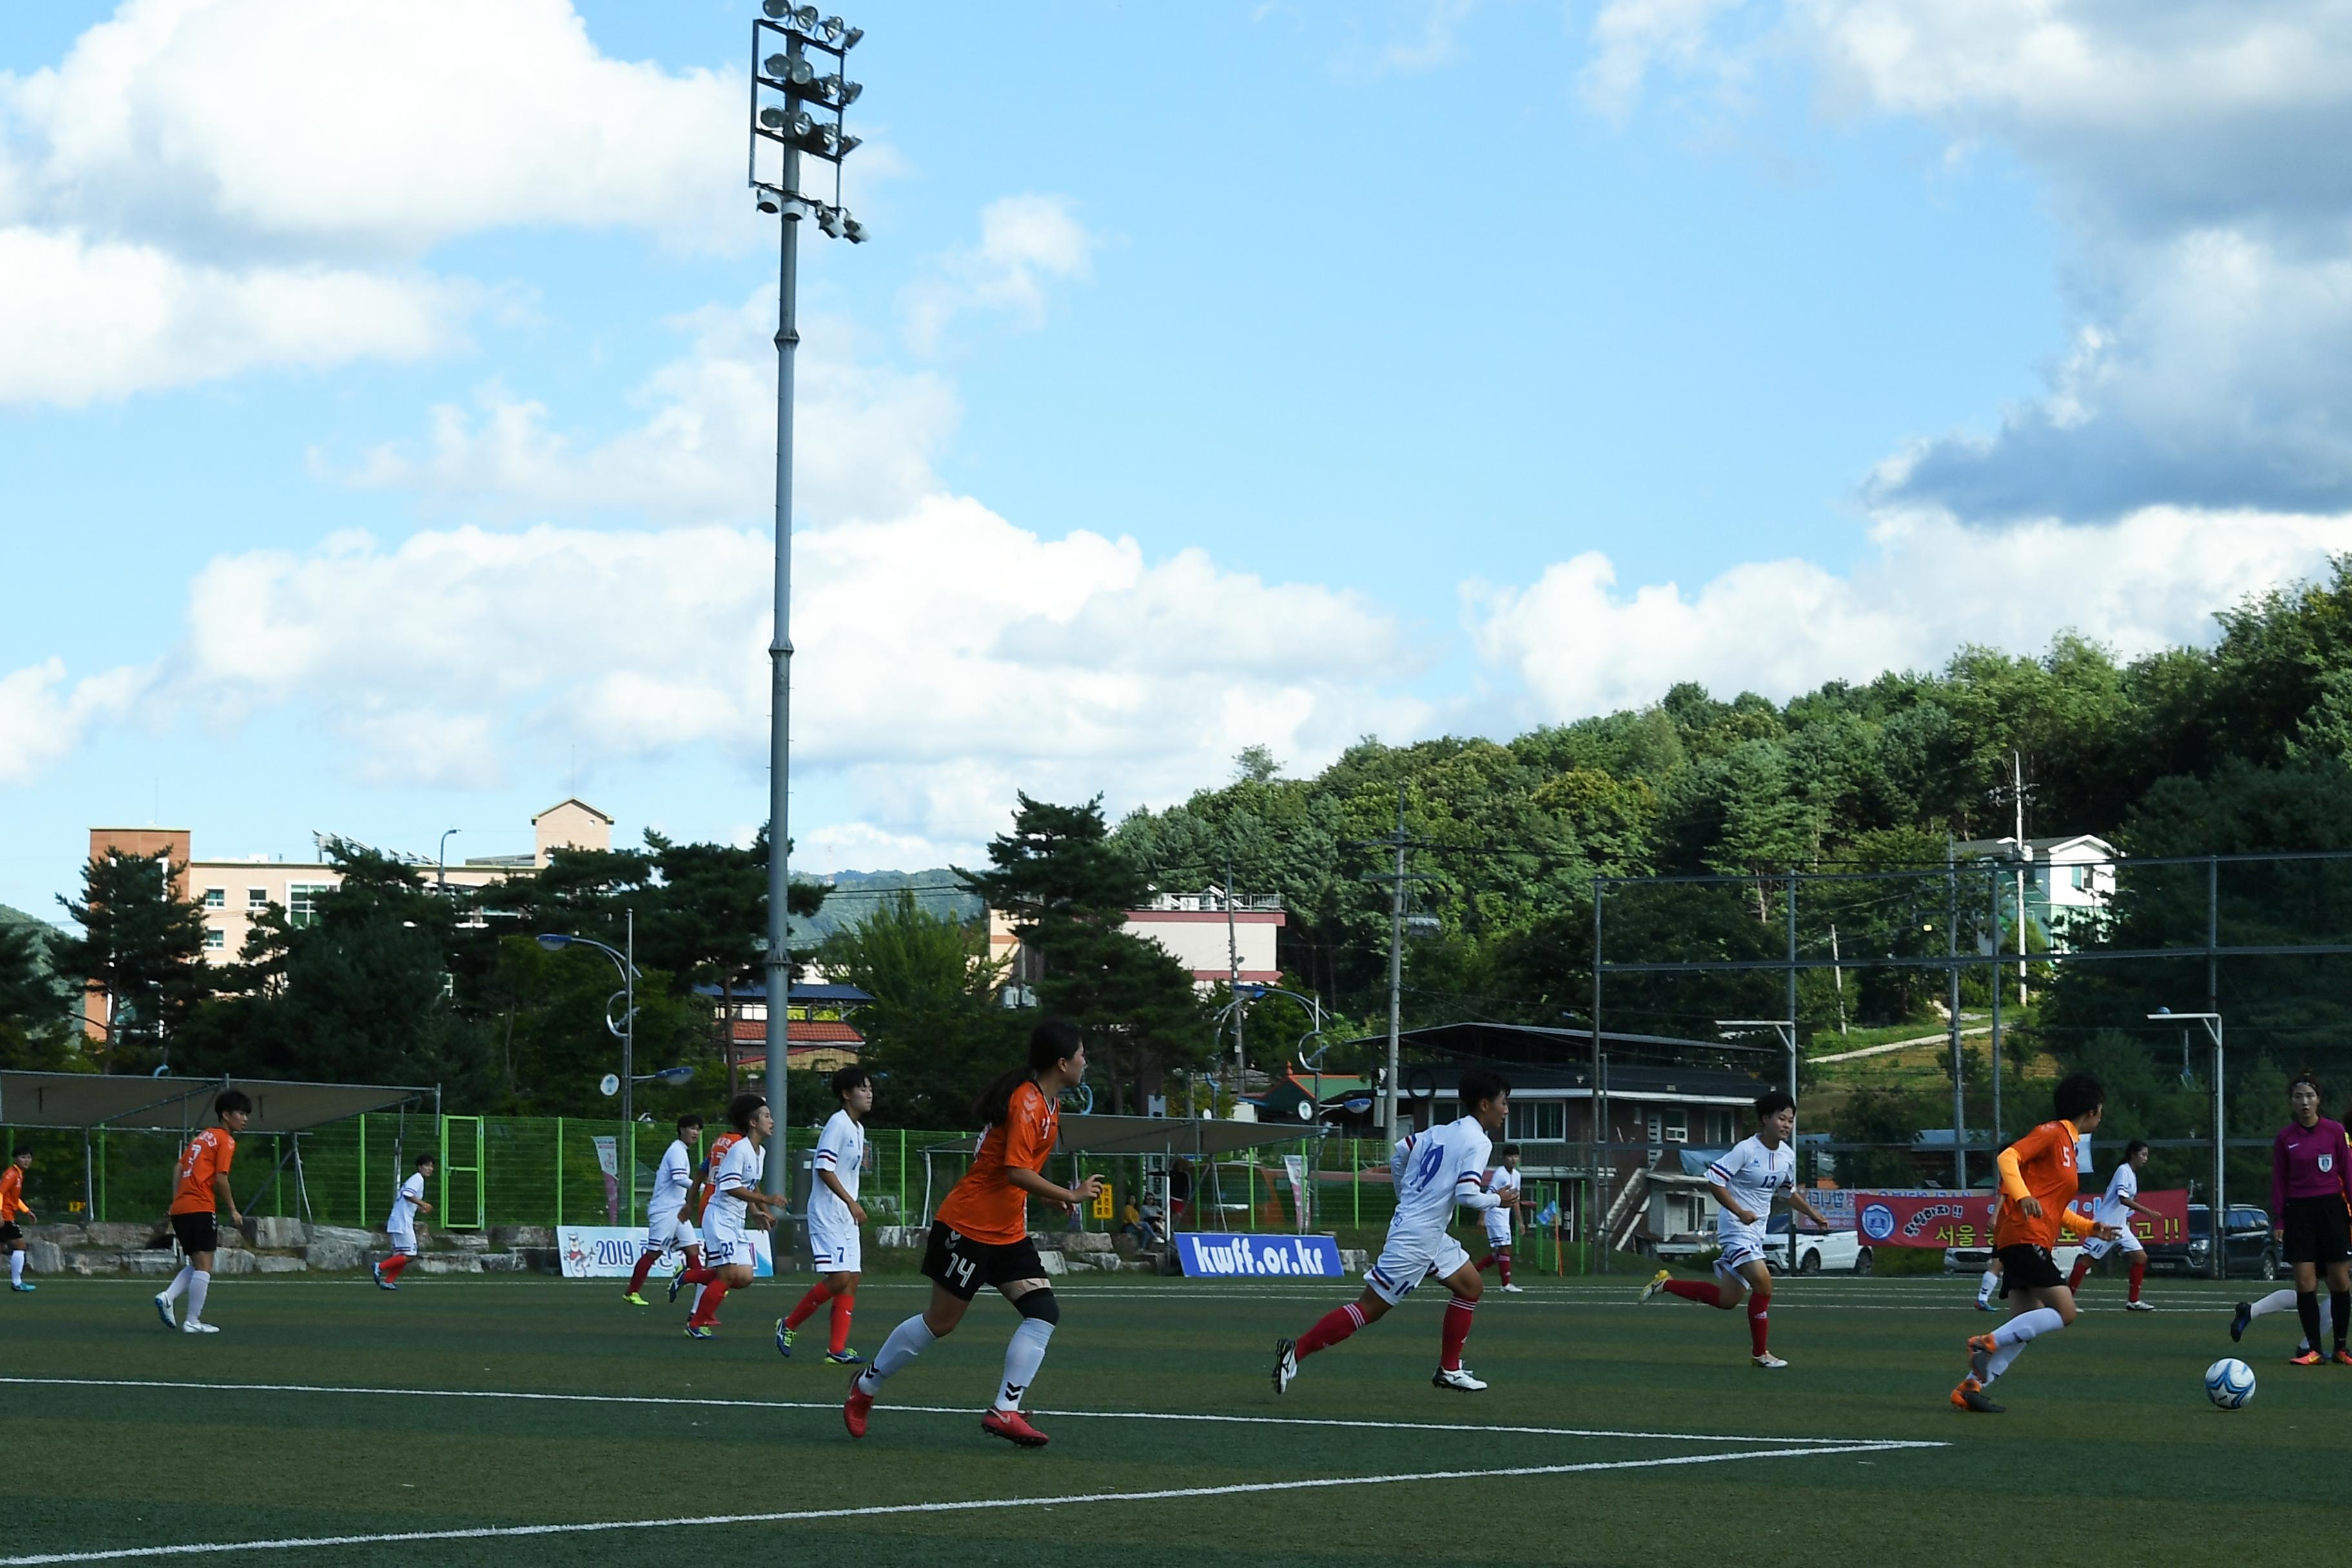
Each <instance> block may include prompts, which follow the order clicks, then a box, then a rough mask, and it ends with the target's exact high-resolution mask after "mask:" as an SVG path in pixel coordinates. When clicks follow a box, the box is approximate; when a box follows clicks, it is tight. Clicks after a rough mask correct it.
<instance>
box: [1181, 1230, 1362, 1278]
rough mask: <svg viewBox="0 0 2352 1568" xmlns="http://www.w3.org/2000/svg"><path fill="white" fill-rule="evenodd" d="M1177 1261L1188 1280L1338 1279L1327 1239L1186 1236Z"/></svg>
mask: <svg viewBox="0 0 2352 1568" xmlns="http://www.w3.org/2000/svg"><path fill="white" fill-rule="evenodd" d="M1176 1256H1177V1258H1179V1259H1180V1260H1181V1262H1182V1263H1183V1265H1184V1277H1185V1278H1186V1279H1300V1278H1305V1279H1339V1243H1338V1242H1337V1241H1335V1240H1333V1239H1332V1238H1331V1237H1328V1236H1221V1235H1217V1234H1214V1233H1211V1232H1206V1231H1186V1232H1184V1233H1182V1234H1181V1235H1180V1236H1178V1237H1176Z"/></svg>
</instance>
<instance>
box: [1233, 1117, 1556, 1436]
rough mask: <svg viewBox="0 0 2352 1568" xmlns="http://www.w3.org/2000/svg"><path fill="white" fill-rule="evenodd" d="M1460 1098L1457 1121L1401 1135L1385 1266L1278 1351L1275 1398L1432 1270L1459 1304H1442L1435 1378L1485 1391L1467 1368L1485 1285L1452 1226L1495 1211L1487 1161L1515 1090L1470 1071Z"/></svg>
mask: <svg viewBox="0 0 2352 1568" xmlns="http://www.w3.org/2000/svg"><path fill="white" fill-rule="evenodd" d="M1459 1092H1460V1095H1461V1099H1462V1113H1461V1114H1460V1115H1459V1116H1457V1117H1455V1118H1454V1120H1453V1121H1449V1122H1447V1123H1445V1124H1444V1126H1443V1127H1433V1128H1431V1129H1430V1130H1429V1131H1426V1132H1416V1133H1414V1134H1413V1135H1412V1137H1410V1138H1407V1139H1405V1140H1404V1141H1403V1142H1402V1143H1400V1144H1399V1145H1398V1146H1397V1149H1396V1152H1395V1153H1394V1154H1393V1155H1392V1156H1391V1160H1390V1163H1389V1169H1390V1172H1391V1174H1393V1175H1394V1176H1395V1178H1396V1184H1397V1188H1396V1192H1397V1201H1396V1213H1395V1214H1394V1215H1391V1217H1390V1219H1389V1237H1388V1242H1387V1244H1386V1245H1385V1246H1383V1247H1381V1256H1380V1260H1379V1261H1378V1262H1376V1263H1374V1264H1373V1265H1372V1266H1371V1268H1368V1269H1366V1270H1365V1271H1364V1293H1363V1294H1362V1295H1361V1296H1359V1297H1358V1298H1357V1299H1356V1300H1352V1301H1350V1302H1349V1303H1348V1304H1347V1305H1346V1306H1344V1307H1336V1308H1334V1309H1332V1310H1330V1311H1328V1312H1326V1313H1324V1314H1323V1316H1322V1317H1321V1318H1320V1319H1319V1320H1318V1321H1317V1322H1316V1324H1315V1326H1314V1327H1313V1328H1311V1329H1309V1330H1307V1332H1306V1333H1304V1334H1302V1335H1300V1336H1299V1337H1298V1338H1297V1339H1295V1340H1283V1341H1280V1342H1277V1343H1276V1345H1275V1347H1274V1355H1275V1361H1274V1391H1275V1392H1276V1394H1284V1393H1287V1392H1288V1391H1289V1388H1290V1384H1291V1380H1292V1379H1294V1378H1296V1377H1297V1375H1298V1363H1299V1361H1300V1359H1301V1358H1302V1357H1305V1356H1310V1355H1313V1354H1314V1353H1315V1352H1317V1351H1319V1350H1326V1349H1328V1348H1329V1347H1330V1346H1332V1345H1336V1344H1338V1343H1339V1342H1340V1341H1341V1340H1344V1339H1346V1338H1347V1337H1348V1336H1349V1335H1350V1334H1352V1333H1354V1332H1355V1331H1357V1330H1358V1329H1360V1328H1362V1327H1363V1326H1364V1325H1365V1324H1366V1323H1370V1322H1377V1321H1379V1320H1381V1318H1384V1317H1386V1316H1388V1312H1389V1309H1390V1308H1391V1307H1393V1306H1395V1305H1396V1304H1397V1303H1398V1302H1399V1301H1402V1300H1404V1299H1405V1297H1406V1296H1408V1295H1410V1294H1411V1293H1412V1289H1413V1288H1414V1287H1415V1286H1417V1285H1419V1284H1420V1283H1421V1282H1422V1281H1423V1279H1427V1278H1429V1277H1430V1276H1431V1275H1435V1276H1436V1277H1437V1278H1438V1279H1441V1280H1443V1281H1444V1285H1445V1288H1446V1289H1448V1290H1449V1291H1451V1292H1453V1298H1452V1300H1448V1301H1447V1302H1446V1303H1445V1319H1444V1325H1443V1326H1442V1328H1441V1329H1440V1331H1439V1340H1438V1350H1439V1353H1438V1362H1437V1372H1436V1374H1435V1375H1434V1376H1433V1377H1432V1378H1431V1379H1430V1382H1431V1383H1432V1384H1434V1385H1435V1386H1437V1387H1439V1388H1450V1389H1454V1390H1457V1391H1459V1392H1462V1393H1465V1394H1472V1393H1475V1392H1477V1391H1478V1390H1479V1389H1482V1388H1484V1387H1486V1384H1484V1383H1481V1382H1480V1381H1479V1380H1478V1379H1477V1378H1476V1377H1475V1376H1473V1375H1472V1374H1471V1373H1470V1370H1469V1369H1468V1368H1467V1367H1465V1366H1464V1365H1463V1364H1462V1344H1463V1342H1464V1341H1465V1340H1466V1339H1468V1338H1469V1337H1470V1321H1471V1316H1472V1314H1473V1313H1474V1312H1475V1311H1476V1310H1477V1306H1478V1296H1479V1292H1480V1285H1479V1280H1478V1270H1477V1268H1476V1267H1475V1265H1473V1264H1472V1263H1471V1261H1470V1255H1469V1254H1468V1253H1466V1252H1465V1251H1463V1250H1462V1247H1461V1244H1460V1243H1459V1242H1457V1241H1455V1240H1454V1236H1453V1232H1452V1231H1451V1229H1450V1228H1449V1227H1450V1226H1452V1225H1453V1223H1454V1209H1455V1207H1457V1206H1459V1207H1462V1208H1466V1209H1480V1210H1484V1209H1491V1208H1493V1207H1494V1206H1495V1205H1496V1202H1497V1201H1498V1200H1497V1199H1496V1196H1495V1194H1493V1193H1491V1192H1489V1191H1487V1189H1486V1168H1487V1157H1488V1155H1490V1154H1491V1153H1492V1152H1494V1147H1495V1145H1494V1137H1493V1135H1494V1132H1495V1130H1496V1129H1497V1128H1499V1127H1500V1126H1502V1125H1503V1118H1504V1115H1505V1113H1506V1112H1507V1110H1508V1109H1509V1105H1510V1097H1511V1086H1510V1085H1509V1084H1508V1083H1506V1082H1505V1081H1504V1080H1503V1079H1502V1078H1501V1077H1499V1076H1498V1075H1496V1074H1495V1073H1491V1072H1484V1071H1474V1072H1465V1073H1464V1074H1463V1075H1462V1081H1461V1085H1460V1089H1459Z"/></svg>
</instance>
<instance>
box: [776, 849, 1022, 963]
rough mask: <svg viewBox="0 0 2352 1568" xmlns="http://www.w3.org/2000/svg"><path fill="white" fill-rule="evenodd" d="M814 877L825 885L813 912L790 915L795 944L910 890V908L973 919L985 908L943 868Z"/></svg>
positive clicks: (855, 920) (851, 922)
mask: <svg viewBox="0 0 2352 1568" xmlns="http://www.w3.org/2000/svg"><path fill="white" fill-rule="evenodd" d="M817 880H821V881H823V882H824V885H825V888H826V892H825V896H824V908H822V909H820V910H817V912H816V913H815V914H814V915H810V916H806V917H802V916H797V915H796V916H794V917H793V943H794V945H795V946H797V945H799V944H800V943H802V942H812V943H814V942H822V941H824V939H825V938H826V937H828V936H831V935H832V934H833V933H834V932H835V931H839V930H841V929H843V928H844V927H845V926H855V925H859V924H862V923H863V922H864V921H865V920H866V917H867V916H868V915H871V914H872V913H873V912H874V911H875V910H877V909H880V908H882V907H883V906H884V905H886V904H889V903H894V902H896V901H897V900H898V895H899V893H900V892H901V891H908V892H911V893H912V894H913V895H914V899H915V907H916V908H917V909H919V910H923V911H925V912H926V913H928V914H932V915H938V916H943V917H950V918H953V919H957V920H978V919H979V918H980V917H981V916H982V914H983V913H985V912H986V911H984V910H982V908H981V906H980V900H978V899H976V898H974V897H972V896H971V894H970V893H967V892H965V891H964V890H963V885H962V884H961V883H960V882H958V881H957V880H956V875H955V873H954V872H953V871H951V870H950V869H949V868H947V867H944V866H941V867H940V868H936V869H934V870H929V871H836V872H835V873H833V874H832V875H831V876H828V877H824V878H821V879H817Z"/></svg>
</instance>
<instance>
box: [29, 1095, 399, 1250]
mask: <svg viewBox="0 0 2352 1568" xmlns="http://www.w3.org/2000/svg"><path fill="white" fill-rule="evenodd" d="M227 1089H242V1090H244V1091H245V1093H246V1095H247V1097H248V1098H250V1099H251V1100H252V1101H253V1116H252V1119H251V1120H250V1121H247V1123H246V1129H245V1130H246V1132H247V1135H252V1134H257V1133H283V1134H286V1135H287V1149H286V1152H285V1153H284V1154H283V1155H282V1156H280V1158H279V1159H278V1163H277V1164H275V1165H274V1166H272V1167H271V1168H270V1172H269V1174H268V1176H267V1177H265V1178H263V1180H262V1182H261V1184H260V1185H259V1186H257V1187H256V1188H255V1189H254V1191H255V1193H256V1194H259V1193H260V1192H261V1191H262V1189H263V1188H265V1187H267V1186H268V1184H269V1183H270V1182H271V1181H274V1180H276V1179H277V1177H278V1173H280V1172H281V1171H283V1170H284V1169H285V1168H286V1166H287V1165H288V1164H289V1163H290V1164H292V1166H293V1167H294V1187H295V1191H296V1193H297V1194H299V1197H300V1201H301V1204H302V1212H303V1213H304V1214H305V1215H308V1214H309V1213H310V1190H309V1188H308V1187H306V1186H305V1185H304V1184H303V1181H302V1134H303V1133H304V1132H306V1131H310V1129H311V1128H314V1127H322V1126H325V1125H326V1124H327V1123H329V1122H331V1121H343V1120H345V1119H346V1118H349V1117H353V1116H360V1115H363V1114H365V1113H366V1112H368V1111H371V1110H393V1109H394V1108H398V1109H399V1110H401V1111H402V1113H403V1115H404V1116H405V1113H406V1111H407V1110H408V1108H409V1107H410V1106H412V1105H415V1104H417V1103H418V1102H419V1101H422V1100H431V1101H432V1102H433V1109H434V1113H435V1115H436V1117H437V1116H438V1115H439V1113H440V1109H441V1091H440V1089H437V1088H434V1089H424V1088H420V1087H417V1086H415V1085H413V1084H373V1083H300V1082H290V1081H287V1080H285V1079H258V1078H233V1077H229V1076H226V1075H224V1076H222V1077H220V1078H128V1077H116V1076H114V1075H111V1074H107V1073H84V1072H0V1126H5V1127H37V1128H48V1129H63V1130H67V1131H76V1130H78V1131H80V1133H81V1135H82V1202H83V1204H84V1205H85V1209H86V1212H89V1213H91V1214H95V1213H96V1212H97V1204H96V1193H95V1190H94V1188H95V1183H94V1181H93V1176H92V1171H91V1161H90V1141H89V1135H90V1133H91V1132H93V1131H97V1130H99V1129H101V1128H116V1129H121V1130H124V1131H144V1132H177V1133H178V1134H179V1136H180V1137H181V1138H182V1139H183V1140H185V1139H186V1137H187V1136H188V1133H189V1131H190V1130H191V1129H193V1128H195V1127H198V1126H201V1125H202V1124H203V1123H204V1122H205V1121H206V1120H208V1119H209V1118H210V1117H211V1115H212V1108H213V1100H214V1099H215V1097H216V1096H218V1095H219V1094H221V1093H222V1092H224V1091H225V1090H227Z"/></svg>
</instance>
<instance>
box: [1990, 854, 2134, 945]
mask: <svg viewBox="0 0 2352 1568" xmlns="http://www.w3.org/2000/svg"><path fill="white" fill-rule="evenodd" d="M1952 852H1953V855H1954V857H1955V858H1958V860H1960V861H1961V862H1962V863H1964V864H1965V863H1967V862H1970V861H1976V862H1979V863H1981V862H1985V861H1992V862H1997V863H2000V864H2003V865H2007V864H2010V863H2012V862H2014V863H2017V864H2018V870H2019V873H2020V874H2021V875H2022V877H2023V879H2024V882H2025V916H2026V919H2028V920H2030V921H2032V922H2033V923H2034V924H2035V925H2037V926H2039V927H2040V928H2041V929H2042V934H2043V935H2044V936H2046V937H2048V938H2049V939H2050V946H2051V948H2052V949H2053V951H2055V952H2066V951H2067V950H2068V949H2069V948H2071V947H2073V946H2074V944H2075V943H2076V942H2082V941H2086V940H2091V939H2093V938H2095V936H2096V935H2097V933H2098V931H2099V930H2100V928H2101V927H2102V926H2103V925H2104V924H2105V921H2106V920H2107V916H2108V912H2109V911H2110V910H2112V909H2113V908H2114V905H2115V897H2116V865H2117V864H2118V862H2120V861H2121V859H2122V857H2121V856H2119V855H2118V854H2116V847H2115V846H2114V845H2112V844H2110V843H2108V842H2107V841H2106V840H2105V839H2104V838H2101V837H2098V836H2097V835H2096V834H2092V833H2078V834H2075V835H2074V837H2070V838H2028V839H2025V840H2024V841H2023V842H2022V844H2021V843H2020V841H2019V840H2018V839H2016V838H2014V837H2011V838H1972V839H1969V841H1968V842H1967V843H1964V844H1956V845H1954V846H1953V847H1952ZM2003 880H2004V881H2007V882H2011V885H2014V879H2011V878H2004V879H2003ZM2014 907H2015V902H2014V899H2013V898H2012V897H2011V895H2009V894H2006V893H2005V894H2004V895H2003V896H2002V900H2001V908H2002V909H2003V910H2014ZM2007 918H2008V916H2007V915H2006V914H2005V915H2004V916H2003V919H2004V921H2006V920H2007Z"/></svg>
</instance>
